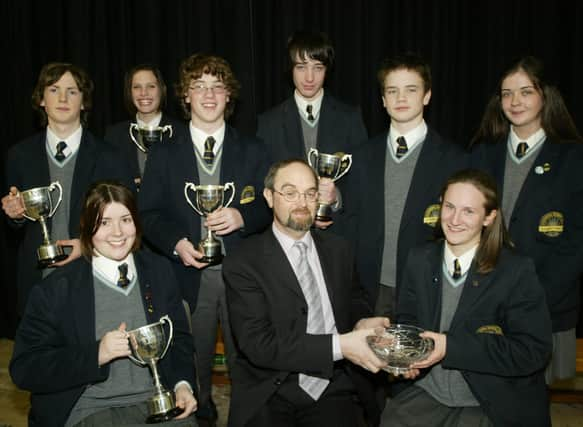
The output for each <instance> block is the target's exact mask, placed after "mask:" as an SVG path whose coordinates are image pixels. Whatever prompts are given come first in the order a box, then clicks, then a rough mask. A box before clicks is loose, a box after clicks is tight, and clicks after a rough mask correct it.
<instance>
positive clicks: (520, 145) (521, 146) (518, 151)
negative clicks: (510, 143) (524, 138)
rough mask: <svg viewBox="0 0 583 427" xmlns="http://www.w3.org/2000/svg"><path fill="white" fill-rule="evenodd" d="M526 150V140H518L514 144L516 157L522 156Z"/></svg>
mask: <svg viewBox="0 0 583 427" xmlns="http://www.w3.org/2000/svg"><path fill="white" fill-rule="evenodd" d="M527 150H528V144H527V143H526V142H519V143H518V145H517V146H516V157H518V158H519V159H521V158H523V157H524V155H525V154H526V151H527Z"/></svg>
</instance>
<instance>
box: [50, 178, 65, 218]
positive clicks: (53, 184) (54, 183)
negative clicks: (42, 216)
mask: <svg viewBox="0 0 583 427" xmlns="http://www.w3.org/2000/svg"><path fill="white" fill-rule="evenodd" d="M55 188H57V189H58V190H59V199H58V200H57V203H56V204H55V206H53V202H52V199H51V211H50V212H49V217H52V216H53V215H54V214H55V212H56V211H57V208H58V207H59V205H60V204H61V201H62V200H63V187H62V186H61V183H60V182H59V181H55V182H52V183H51V185H49V191H50V192H51V193H52V192H53V190H54V189H55Z"/></svg>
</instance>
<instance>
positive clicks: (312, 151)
mask: <svg viewBox="0 0 583 427" xmlns="http://www.w3.org/2000/svg"><path fill="white" fill-rule="evenodd" d="M319 154H320V153H319V152H318V150H316V149H315V148H310V151H309V152H308V164H309V165H310V167H311V168H314V165H315V164H316V162H314V164H312V156H315V158H318V155H319Z"/></svg>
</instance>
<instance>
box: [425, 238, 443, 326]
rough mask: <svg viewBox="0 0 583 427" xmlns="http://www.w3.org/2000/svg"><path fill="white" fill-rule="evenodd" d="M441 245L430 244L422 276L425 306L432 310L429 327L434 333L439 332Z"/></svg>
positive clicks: (441, 285)
mask: <svg viewBox="0 0 583 427" xmlns="http://www.w3.org/2000/svg"><path fill="white" fill-rule="evenodd" d="M443 245H444V244H443V243H439V244H432V245H430V246H429V250H428V253H427V257H426V261H423V263H424V265H425V266H426V267H425V269H424V271H423V274H424V276H425V277H424V278H423V281H424V283H427V292H425V295H426V298H427V300H426V302H425V305H426V306H427V307H430V308H431V310H433V311H432V312H431V314H430V316H429V317H430V319H431V325H432V327H433V330H434V331H438V330H439V322H440V320H441V291H442V287H443V277H442V271H443V270H442V264H443Z"/></svg>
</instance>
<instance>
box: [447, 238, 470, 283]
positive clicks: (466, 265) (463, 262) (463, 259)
mask: <svg viewBox="0 0 583 427" xmlns="http://www.w3.org/2000/svg"><path fill="white" fill-rule="evenodd" d="M444 245H445V248H444V250H443V262H444V263H445V267H446V269H447V272H448V273H449V274H453V261H454V260H455V259H457V260H458V262H459V263H460V268H461V273H462V276H463V275H464V274H466V273H467V272H468V270H469V269H470V266H471V265H472V261H473V259H474V255H476V251H477V250H478V245H476V246H474V247H473V248H471V249H468V250H467V251H466V252H465V253H464V254H463V255H462V256H459V257H458V256H455V255H454V254H453V252H452V251H451V249H450V248H449V244H448V243H447V242H445V243H444Z"/></svg>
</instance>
